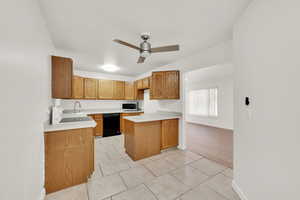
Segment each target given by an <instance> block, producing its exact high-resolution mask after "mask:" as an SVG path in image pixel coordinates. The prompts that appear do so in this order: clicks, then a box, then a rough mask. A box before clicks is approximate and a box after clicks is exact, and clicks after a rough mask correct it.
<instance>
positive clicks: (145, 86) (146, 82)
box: [142, 77, 150, 89]
mask: <svg viewBox="0 0 300 200" xmlns="http://www.w3.org/2000/svg"><path fill="white" fill-rule="evenodd" d="M142 81H143V89H149V88H150V77H146V78H144V79H142Z"/></svg>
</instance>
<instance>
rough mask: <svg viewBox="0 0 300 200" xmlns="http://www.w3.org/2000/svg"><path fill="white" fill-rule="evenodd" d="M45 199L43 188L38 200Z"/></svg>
mask: <svg viewBox="0 0 300 200" xmlns="http://www.w3.org/2000/svg"><path fill="white" fill-rule="evenodd" d="M45 198H46V190H45V188H43V189H42V191H41V194H40V198H39V199H38V200H45Z"/></svg>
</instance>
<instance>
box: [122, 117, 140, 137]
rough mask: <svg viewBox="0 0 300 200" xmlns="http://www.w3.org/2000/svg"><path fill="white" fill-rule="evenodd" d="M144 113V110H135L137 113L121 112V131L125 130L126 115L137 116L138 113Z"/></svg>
mask: <svg viewBox="0 0 300 200" xmlns="http://www.w3.org/2000/svg"><path fill="white" fill-rule="evenodd" d="M142 114H144V113H143V112H135V113H121V116H120V131H121V133H124V131H125V119H124V117H126V116H137V115H142Z"/></svg>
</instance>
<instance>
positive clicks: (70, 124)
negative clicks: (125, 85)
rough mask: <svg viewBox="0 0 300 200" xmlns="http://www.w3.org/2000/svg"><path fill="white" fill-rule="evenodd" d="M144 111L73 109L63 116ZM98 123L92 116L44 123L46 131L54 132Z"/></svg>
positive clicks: (66, 111)
mask: <svg viewBox="0 0 300 200" xmlns="http://www.w3.org/2000/svg"><path fill="white" fill-rule="evenodd" d="M137 112H144V111H143V110H137V111H136V110H135V111H125V110H122V109H118V108H111V109H97V108H96V109H81V110H80V112H78V113H74V111H73V110H64V112H63V115H62V118H70V117H84V116H87V115H92V114H107V113H137ZM96 125H97V124H96V122H95V121H94V120H93V119H92V118H91V120H89V121H80V122H67V123H62V124H55V125H53V124H49V122H46V123H45V124H44V132H52V131H62V130H70V129H79V128H91V127H95V126H96Z"/></svg>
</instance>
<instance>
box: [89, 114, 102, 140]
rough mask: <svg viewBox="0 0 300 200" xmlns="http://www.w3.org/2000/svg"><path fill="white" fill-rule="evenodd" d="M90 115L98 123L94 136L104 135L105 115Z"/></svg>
mask: <svg viewBox="0 0 300 200" xmlns="http://www.w3.org/2000/svg"><path fill="white" fill-rule="evenodd" d="M89 116H90V117H92V118H93V119H94V120H95V122H96V123H97V125H96V127H95V128H94V136H103V115H102V114H95V115H89Z"/></svg>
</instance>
